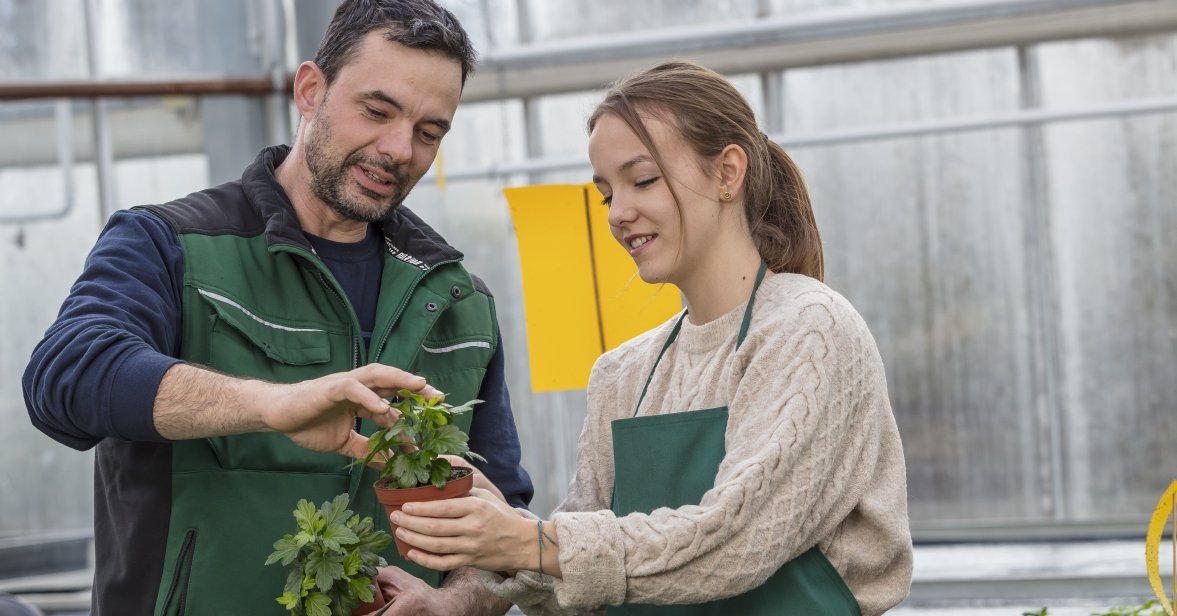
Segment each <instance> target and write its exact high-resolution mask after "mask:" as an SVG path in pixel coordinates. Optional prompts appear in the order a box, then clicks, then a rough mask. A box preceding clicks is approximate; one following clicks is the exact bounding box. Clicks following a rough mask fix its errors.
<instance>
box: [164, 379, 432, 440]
mask: <svg viewBox="0 0 1177 616" xmlns="http://www.w3.org/2000/svg"><path fill="white" fill-rule="evenodd" d="M401 389H408V390H410V391H420V392H421V393H423V394H424V395H426V396H438V395H441V393H440V392H438V391H437V390H436V389H434V388H432V387H429V386H428V385H426V384H425V379H424V378H422V377H419V376H414V375H412V374H409V373H407V372H405V371H403V370H399V369H397V368H393V367H391V366H384V365H381V364H369V365H367V366H364V367H362V368H357V369H355V370H351V371H349V372H341V373H337V374H330V375H327V376H324V377H321V378H317V379H313V380H309V381H303V382H301V383H293V384H288V385H287V384H277V383H267V382H265V381H257V380H250V379H240V378H235V377H230V376H226V375H223V374H219V373H216V372H213V371H211V370H206V369H204V368H200V367H197V366H190V365H187V364H176V365H175V366H173V367H172V368H171V369H169V370H168V372H167V373H166V374H165V375H164V378H163V380H162V381H161V382H160V386H159V392H158V393H157V394H156V398H155V411H154V413H155V415H154V418H155V426H156V429H157V430H159V433H160V434H161V435H163V436H164V437H165V438H168V439H171V440H181V439H192V438H207V437H211V436H226V435H232V434H243V433H246V432H281V433H283V434H285V435H286V436H288V437H290V439H291V440H293V441H294V442H295V443H297V444H298V445H300V446H302V447H305V448H307V449H310V450H312V451H320V452H334V453H340V454H343V455H347V456H351V457H353V458H362V457H364V455H366V454H367V439H366V438H364V437H362V436H360V435H359V434H357V433H356V432H355V430H354V428H355V418H356V417H364V418H368V419H372V420H373V421H375V422H376V423H377V424H378V425H381V426H391V425H392V424H393V423H394V422H395V421H396V419H397V416H396V413H395V412H394V411H393V410H392V408H391V407H390V406H389V405H388V403H387V402H386V401H385V400H384V398H387V397H390V396H392V395H395V394H396V392H397V391H400V390H401Z"/></svg>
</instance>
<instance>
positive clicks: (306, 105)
mask: <svg viewBox="0 0 1177 616" xmlns="http://www.w3.org/2000/svg"><path fill="white" fill-rule="evenodd" d="M326 93H327V76H326V75H324V74H323V70H322V69H320V68H319V65H318V64H315V63H314V62H311V61H310V60H307V61H306V62H303V63H302V64H299V65H298V70H297V71H295V72H294V106H295V107H297V108H298V113H299V115H301V116H302V117H303V119H304V120H307V119H310V118H311V116H313V115H314V114H315V109H318V107H319V105H320V104H321V103H322V102H323V98H324V97H325V95H326Z"/></svg>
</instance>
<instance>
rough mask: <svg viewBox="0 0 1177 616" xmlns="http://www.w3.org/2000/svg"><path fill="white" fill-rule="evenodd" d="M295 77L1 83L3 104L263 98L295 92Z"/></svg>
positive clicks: (0, 90) (0, 98)
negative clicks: (132, 98) (228, 96)
mask: <svg viewBox="0 0 1177 616" xmlns="http://www.w3.org/2000/svg"><path fill="white" fill-rule="evenodd" d="M292 87H293V76H291V75H282V76H279V77H275V76H274V75H265V76H257V77H227V76H221V75H212V76H203V77H202V76H195V77H175V78H154V79H75V80H64V81H8V82H0V100H10V101H11V100H21V99H35V98H99V97H128V96H171V95H192V96H208V95H220V94H246V95H261V94H270V93H273V92H287V93H289V92H291V88H292Z"/></svg>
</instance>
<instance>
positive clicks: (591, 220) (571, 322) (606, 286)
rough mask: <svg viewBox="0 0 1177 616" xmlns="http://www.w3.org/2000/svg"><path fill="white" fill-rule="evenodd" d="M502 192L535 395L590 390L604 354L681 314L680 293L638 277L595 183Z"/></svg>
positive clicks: (515, 189) (532, 387) (514, 189)
mask: <svg viewBox="0 0 1177 616" xmlns="http://www.w3.org/2000/svg"><path fill="white" fill-rule="evenodd" d="M503 192H504V194H505V195H506V197H507V204H508V205H509V206H510V208H511V217H512V219H513V221H514V223H515V233H516V239H517V240H518V242H519V260H520V262H521V264H522V268H523V304H524V306H523V307H524V314H525V315H526V321H527V351H528V355H529V358H530V363H531V389H532V391H535V392H543V391H562V390H568V389H583V388H584V387H585V386H586V385H588V376H589V372H590V370H591V369H592V366H593V362H595V361H596V359H597V357H599V356H600V355H601V353H604V352H605V351H607V350H609V349H612V348H615V347H617V346H618V345H620V344H621V343H623V342H625V341H626V340H629V339H630V338H633V337H634V336H636V335H638V334H640V333H642V332H644V331H646V330H648V329H650V328H653V327H655V326H657V325H659V324H661V323H662V322H664V321H665V320H666V319H668V318H670V316H671V315H673V314H674V313H675V312H677V311H678V310H680V309H681V308H682V302H681V300H680V298H679V293H678V289H677V288H675V287H673V286H670V285H649V284H646V283H645V282H643V281H642V279H641V278H639V277H638V275H637V266H636V265H634V262H633V259H631V258H630V256H629V254H627V253H626V252H625V250H624V249H623V248H622V247H621V246H619V245H618V244H617V242H616V240H614V239H613V236H612V235H611V234H610V232H609V222H608V219H607V214H608V210H607V209H606V208H605V207H604V206H602V205H600V201H601V195H600V193H599V192H597V189H596V187H595V186H593V185H592V184H585V185H580V184H576V185H544V186H528V187H523V188H508V189H505V190H504V191H503Z"/></svg>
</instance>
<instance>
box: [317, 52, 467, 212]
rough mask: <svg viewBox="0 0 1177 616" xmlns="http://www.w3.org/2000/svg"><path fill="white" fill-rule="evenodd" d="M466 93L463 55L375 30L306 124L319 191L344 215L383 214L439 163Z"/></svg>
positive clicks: (345, 67) (330, 87) (323, 197)
mask: <svg viewBox="0 0 1177 616" xmlns="http://www.w3.org/2000/svg"><path fill="white" fill-rule="evenodd" d="M461 94H462V68H461V65H460V64H459V63H458V61H457V60H454V59H452V58H448V57H446V56H443V55H441V54H440V53H437V52H433V51H423V50H419V49H412V48H409V47H405V46H403V45H400V44H399V43H390V42H387V41H385V40H384V38H383V33H382V32H372V33H369V34H368V36H367V38H365V39H364V41H363V42H362V43H361V44H360V46H359V48H358V49H357V53H356V56H355V57H354V58H353V59H352V60H351V61H350V62H349V63H348V64H346V65H345V66H344V67H343V69H341V70H340V71H339V73H338V74H337V75H336V78H335V82H334V83H332V84H331V85H330V86H329V87H328V88H327V91H326V93H325V94H324V96H323V99H322V100H321V101H320V102H319V104H318V106H317V107H316V108H315V111H314V115H313V116H312V117H311V122H310V124H309V125H308V127H307V142H306V149H305V156H306V162H307V167H308V168H309V169H310V174H311V190H312V191H313V192H314V195H315V196H316V197H317V198H319V199H320V200H322V201H323V202H324V203H325V204H326V205H327V207H329V208H331V209H332V210H334V211H335V212H336V213H337V214H339V215H340V216H342V217H344V218H347V219H350V220H357V221H363V222H375V221H378V220H381V219H383V218H384V217H385V216H386V215H387V214H388V212H389V211H390V210H391V209H392V208H394V207H396V206H398V205H400V203H401V202H402V201H404V199H405V197H406V196H407V195H408V194H409V191H410V190H412V188H413V186H415V185H416V184H417V181H418V180H420V179H421V176H423V175H425V172H426V171H428V170H429V166H430V165H432V164H433V159H434V158H435V157H436V156H437V149H438V146H439V145H440V144H441V138H442V137H443V136H444V135H445V134H446V132H448V131H449V129H450V125H451V123H452V122H453V117H454V111H455V110H456V109H457V106H458V99H459V98H460V97H461Z"/></svg>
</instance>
